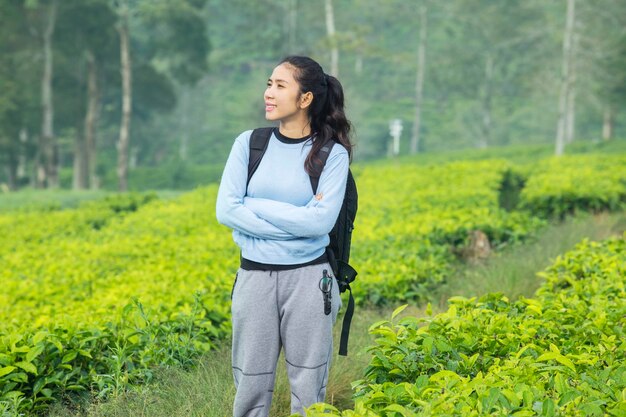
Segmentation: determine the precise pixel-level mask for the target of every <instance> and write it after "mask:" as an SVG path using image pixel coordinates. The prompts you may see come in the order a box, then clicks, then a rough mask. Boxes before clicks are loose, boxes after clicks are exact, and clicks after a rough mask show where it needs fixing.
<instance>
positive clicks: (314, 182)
mask: <svg viewBox="0 0 626 417" xmlns="http://www.w3.org/2000/svg"><path fill="white" fill-rule="evenodd" d="M334 145H335V141H334V140H332V139H331V140H330V141H328V143H327V144H326V145H324V146H323V147H322V149H320V150H319V152H318V153H317V159H315V160H314V161H313V169H314V170H315V172H314V173H315V175H310V176H309V178H310V179H311V188H313V195H315V194H317V186H318V185H319V182H320V176H321V175H322V171H323V170H324V166H325V165H326V161H327V160H328V155H330V151H332V150H333V146H334Z"/></svg>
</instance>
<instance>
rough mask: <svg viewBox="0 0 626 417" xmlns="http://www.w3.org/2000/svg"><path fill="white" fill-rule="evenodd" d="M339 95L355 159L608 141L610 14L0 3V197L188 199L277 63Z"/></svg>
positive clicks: (252, 114) (515, 8) (336, 3)
mask: <svg viewBox="0 0 626 417" xmlns="http://www.w3.org/2000/svg"><path fill="white" fill-rule="evenodd" d="M289 54H303V55H310V56H312V57H313V58H315V59H316V60H318V61H319V62H320V63H321V64H322V65H323V67H324V68H325V71H326V72H328V73H331V74H335V75H337V76H338V77H339V79H340V80H341V82H342V83H343V85H344V88H345V92H346V100H347V111H348V116H349V118H350V119H351V120H352V122H353V124H354V126H355V128H356V135H355V142H356V144H357V147H356V153H355V160H367V159H375V158H381V157H386V156H389V155H390V154H392V153H393V150H392V147H391V145H390V144H391V140H390V121H391V120H394V119H399V120H401V121H402V125H403V127H404V129H403V130H402V133H401V134H400V149H399V153H400V154H407V153H414V152H421V153H430V152H438V151H444V150H459V149H461V150H462V149H469V148H476V147H478V148H487V147H496V146H498V147H499V146H507V145H545V146H554V151H555V153H557V154H559V153H563V152H566V149H567V145H568V144H569V143H571V142H574V141H579V142H582V141H585V142H589V143H592V142H599V141H604V140H611V139H613V138H615V137H625V136H626V123H625V122H624V116H623V109H624V105H625V104H626V3H625V2H623V1H619V0H597V1H593V2H585V1H578V2H576V1H575V0H563V1H541V0H508V1H496V0H463V1H460V0H459V1H432V0H379V1H375V0H315V1H303V0H255V1H253V0H0V187H1V188H2V190H3V191H4V192H8V191H10V190H17V189H23V188H37V189H43V188H73V189H108V190H116V189H119V190H122V191H123V190H143V189H168V188H169V189H189V188H193V187H195V186H197V185H199V184H205V183H208V182H213V181H216V180H218V179H219V175H220V174H221V170H222V167H223V164H224V162H225V160H226V157H227V155H228V152H229V150H230V147H231V144H232V142H233V140H234V138H235V137H236V136H237V135H238V134H239V133H240V132H242V131H244V130H247V129H251V128H254V127H258V126H263V125H267V122H266V121H265V120H264V110H263V99H262V95H263V91H264V88H265V82H266V80H267V77H268V76H269V74H270V73H271V70H272V69H273V67H274V66H275V65H276V63H277V62H278V61H279V60H280V59H281V58H282V57H283V56H285V55H289Z"/></svg>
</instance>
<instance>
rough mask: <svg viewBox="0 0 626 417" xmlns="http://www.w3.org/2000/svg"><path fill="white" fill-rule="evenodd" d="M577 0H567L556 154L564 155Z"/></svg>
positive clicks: (571, 92)
mask: <svg viewBox="0 0 626 417" xmlns="http://www.w3.org/2000/svg"><path fill="white" fill-rule="evenodd" d="M575 7H576V0H567V9H566V13H565V14H566V18H565V30H564V31H563V58H562V65H561V68H562V69H561V93H560V95H559V117H558V121H557V127H556V146H555V154H556V155H562V154H563V152H564V150H565V143H566V142H567V136H566V129H567V126H568V124H569V123H570V119H571V117H572V115H571V114H570V113H569V112H570V111H571V110H572V109H573V106H572V105H569V106H568V103H569V101H570V100H573V98H572V95H573V88H574V78H573V71H572V57H573V55H572V43H573V39H574V24H575V20H576V10H575Z"/></svg>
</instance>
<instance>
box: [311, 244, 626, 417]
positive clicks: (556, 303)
mask: <svg viewBox="0 0 626 417" xmlns="http://www.w3.org/2000/svg"><path fill="white" fill-rule="evenodd" d="M541 275H542V276H544V277H545V279H546V281H545V283H544V284H543V285H542V287H541V288H540V289H539V290H538V291H537V294H536V297H535V298H534V299H526V298H520V299H519V300H517V301H510V300H508V299H507V298H506V297H503V296H502V295H500V294H488V295H486V296H484V297H482V298H480V299H478V300H477V299H475V298H472V299H464V298H461V297H453V298H451V299H450V300H449V303H450V307H449V309H448V310H447V311H446V312H444V313H441V314H438V315H435V316H432V317H427V318H416V317H406V318H403V319H401V320H399V322H398V323H397V324H396V323H393V322H390V321H382V322H379V323H375V324H373V325H372V326H371V328H370V332H371V333H372V334H374V335H376V336H378V338H377V339H376V346H374V347H372V348H371V353H372V359H371V361H370V364H369V366H368V367H367V368H366V370H365V375H364V378H363V379H362V380H360V381H356V382H355V383H354V384H353V386H354V388H355V408H354V410H347V411H343V412H339V411H338V410H336V409H333V408H332V407H330V406H327V405H318V406H315V407H313V408H312V409H311V410H310V411H309V413H308V414H307V415H308V416H319V415H326V416H328V415H334V416H346V417H347V416H374V415H378V416H389V417H391V416H427V415H428V416H449V415H463V416H496V415H497V416H500V415H511V416H537V415H539V416H557V415H559V416H581V417H582V416H603V415H611V416H623V415H626V342H625V340H626V329H625V328H624V326H625V325H626V234H624V235H623V236H622V237H619V238H618V237H615V238H611V239H608V240H606V241H604V242H601V243H596V242H589V241H583V242H582V243H580V244H579V245H578V246H577V247H576V248H575V249H574V250H572V251H571V252H569V253H567V254H566V255H564V256H563V257H560V258H558V259H557V260H556V261H555V262H554V264H553V265H552V266H551V267H549V268H548V269H547V270H546V271H544V272H542V273H541ZM401 310H402V308H399V309H397V310H396V312H394V315H393V316H392V320H393V319H394V317H395V316H396V315H397V314H398V313H399V312H400V311H401Z"/></svg>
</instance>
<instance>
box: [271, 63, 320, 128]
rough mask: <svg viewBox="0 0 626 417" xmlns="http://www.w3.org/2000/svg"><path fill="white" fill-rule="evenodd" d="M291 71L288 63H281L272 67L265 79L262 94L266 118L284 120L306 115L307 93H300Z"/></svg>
mask: <svg viewBox="0 0 626 417" xmlns="http://www.w3.org/2000/svg"><path fill="white" fill-rule="evenodd" d="M293 71H294V70H293V68H292V67H291V66H290V65H289V64H281V65H279V66H277V67H276V68H274V71H273V72H272V75H271V76H270V78H269V79H268V80H267V88H266V89H265V94H264V95H263V98H264V99H265V118H266V119H267V120H279V121H281V122H285V121H289V120H290V119H296V118H300V117H302V116H303V115H306V111H307V110H306V108H307V107H308V104H307V99H306V97H307V95H305V94H300V85H299V84H298V83H297V81H296V80H295V78H294V76H293ZM309 94H310V93H309Z"/></svg>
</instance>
